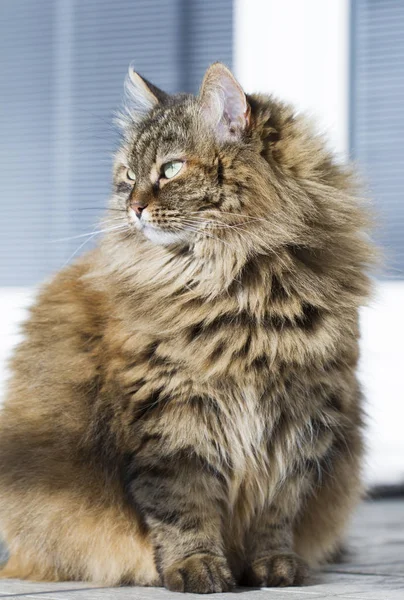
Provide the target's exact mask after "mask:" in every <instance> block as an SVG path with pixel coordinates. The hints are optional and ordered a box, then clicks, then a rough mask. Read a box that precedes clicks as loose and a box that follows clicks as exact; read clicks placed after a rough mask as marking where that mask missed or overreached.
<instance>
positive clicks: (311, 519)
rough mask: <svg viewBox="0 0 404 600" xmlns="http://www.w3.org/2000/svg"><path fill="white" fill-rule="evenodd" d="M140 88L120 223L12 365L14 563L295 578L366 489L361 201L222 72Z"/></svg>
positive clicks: (329, 547)
mask: <svg viewBox="0 0 404 600" xmlns="http://www.w3.org/2000/svg"><path fill="white" fill-rule="evenodd" d="M127 91H128V106H127V110H126V112H125V113H124V114H123V115H122V116H121V119H120V121H121V126H122V128H123V142H122V147H121V148H120V150H119V151H118V153H117V155H116V160H115V166H114V177H113V193H112V198H111V201H110V208H109V213H108V217H109V218H110V219H111V221H109V222H108V224H111V223H113V227H111V231H109V232H106V234H105V235H104V237H103V238H102V239H101V241H100V243H99V244H98V247H97V248H96V249H95V250H93V251H91V252H89V253H87V254H85V255H84V256H82V257H81V258H80V259H79V260H77V261H76V262H75V263H74V264H72V265H71V266H68V267H67V268H64V269H63V270H62V271H61V272H60V273H58V274H57V275H56V276H55V277H54V278H53V280H52V281H50V283H47V284H46V285H45V286H44V287H43V288H42V291H41V292H40V294H39V297H38V299H37V301H36V304H35V306H34V307H33V308H32V310H31V316H30V318H29V320H28V322H27V323H26V325H25V340H24V341H23V342H22V344H21V345H20V346H19V347H18V349H17V351H16V352H15V356H14V359H13V362H12V369H13V376H12V379H11V382H10V385H9V391H8V396H7V398H6V402H5V405H4V407H3V410H2V414H1V419H0V531H1V532H2V534H3V536H4V538H5V540H6V543H7V545H8V548H9V551H10V559H9V562H8V563H7V565H6V566H5V568H4V570H3V571H2V576H3V577H21V578H28V579H39V580H71V579H82V580H89V581H93V582H97V583H99V584H108V585H119V584H122V583H128V584H137V585H165V586H166V587H167V588H169V589H171V590H176V591H184V592H199V593H204V592H220V591H225V590H229V589H231V588H232V586H233V585H235V584H236V583H242V584H244V585H253V586H278V585H298V584H301V583H303V582H304V580H305V577H306V573H307V566H315V565H318V564H319V563H321V562H322V561H324V560H326V559H327V558H329V557H330V556H331V555H332V554H333V552H335V550H336V549H337V548H338V546H339V544H340V542H341V538H342V536H343V533H344V529H345V527H346V524H347V520H348V518H349V516H350V514H351V512H352V510H353V508H354V507H355V505H356V504H357V502H358V499H359V498H360V495H361V483H360V468H361V457H362V431H361V430H362V409H361V393H360V390H359V386H358V382H357V378H356V374H355V370H356V365H357V360H358V308H359V306H360V305H361V304H363V303H364V301H365V300H366V298H367V297H368V294H369V279H368V276H367V275H366V272H367V269H368V266H369V265H370V264H371V261H372V255H373V251H372V247H371V245H370V243H369V241H368V238H367V237H366V235H364V233H363V232H364V230H366V228H367V217H366V214H365V211H364V210H363V207H361V204H360V202H359V201H358V200H357V199H356V197H355V186H354V182H353V178H352V176H351V174H350V172H349V171H348V169H347V168H345V167H343V166H341V165H339V164H337V163H336V162H334V160H333V158H332V156H331V155H330V154H329V152H328V150H327V149H326V146H325V144H324V141H323V139H321V138H320V137H319V136H316V135H315V134H314V133H313V131H312V130H311V128H310V126H308V124H307V122H306V121H305V119H304V118H303V117H302V116H297V115H296V114H295V113H294V111H293V109H292V108H290V107H289V106H287V105H284V104H282V103H280V102H278V101H276V100H275V99H273V98H272V97H269V96H264V95H251V96H247V95H245V94H244V92H243V90H242V89H241V87H240V85H239V84H238V83H237V81H236V80H235V79H234V77H233V75H232V74H231V72H230V71H229V70H228V69H227V68H226V67H225V66H224V65H222V64H220V63H216V64H214V65H212V66H211V67H210V68H209V69H208V70H207V72H206V75H205V78H204V81H203V83H202V87H201V91H200V94H199V96H198V97H194V96H191V95H179V96H169V95H167V94H165V93H164V92H162V91H160V90H158V89H157V88H156V87H154V86H153V85H151V84H150V83H149V82H147V81H146V80H145V79H143V78H142V77H140V76H139V75H138V74H136V73H134V72H133V71H131V72H130V75H129V78H128V82H127ZM120 225H121V227H119V226H120Z"/></svg>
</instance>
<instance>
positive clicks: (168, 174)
mask: <svg viewBox="0 0 404 600" xmlns="http://www.w3.org/2000/svg"><path fill="white" fill-rule="evenodd" d="M183 164H184V163H183V162H182V160H172V161H170V162H168V163H166V164H165V165H163V166H162V171H163V174H164V177H165V178H166V179H172V178H173V177H175V176H176V175H178V173H179V172H180V171H181V169H182V165H183Z"/></svg>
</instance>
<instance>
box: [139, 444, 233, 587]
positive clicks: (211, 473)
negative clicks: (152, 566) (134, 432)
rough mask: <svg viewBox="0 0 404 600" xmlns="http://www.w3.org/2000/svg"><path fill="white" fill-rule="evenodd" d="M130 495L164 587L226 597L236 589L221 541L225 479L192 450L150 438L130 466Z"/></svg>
mask: <svg viewBox="0 0 404 600" xmlns="http://www.w3.org/2000/svg"><path fill="white" fill-rule="evenodd" d="M127 481H128V490H129V493H130V494H131V496H132V498H133V502H134V505H135V506H136V508H137V510H138V511H139V513H140V514H141V515H142V516H143V518H144V520H145V522H146V524H147V526H148V527H149V528H150V535H151V540H152V543H153V545H154V550H155V558H156V566H157V569H158V572H159V574H160V576H161V580H162V582H163V584H164V585H165V586H166V587H167V588H168V589H170V590H173V591H178V592H194V593H210V592H223V591H227V590H229V589H231V588H232V587H233V585H234V581H233V576H232V574H231V571H230V569H229V566H228V563H227V560H226V557H225V552H224V547H223V539H222V516H221V510H220V507H221V506H222V507H223V505H224V504H225V490H226V480H225V477H224V476H223V474H222V473H221V472H219V471H217V470H216V468H215V467H214V466H212V465H211V464H210V463H209V461H208V460H207V459H206V458H204V457H202V456H201V455H199V454H196V453H195V451H194V450H193V449H192V448H191V447H188V448H186V449H183V450H179V449H177V450H173V449H170V448H168V447H167V448H164V446H162V445H161V444H160V440H159V439H158V438H157V439H154V438H153V437H151V438H150V439H148V441H147V444H146V446H145V445H143V446H142V449H141V450H140V451H139V452H137V453H136V455H135V456H134V457H133V460H132V461H131V463H130V464H128V467H127Z"/></svg>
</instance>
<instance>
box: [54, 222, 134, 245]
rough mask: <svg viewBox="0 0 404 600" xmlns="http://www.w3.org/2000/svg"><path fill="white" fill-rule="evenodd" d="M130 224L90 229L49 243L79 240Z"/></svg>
mask: <svg viewBox="0 0 404 600" xmlns="http://www.w3.org/2000/svg"><path fill="white" fill-rule="evenodd" d="M128 227H129V225H128V224H127V223H125V224H122V225H116V226H115V227H109V228H107V229H100V230H99V231H90V233H81V234H80V235H73V236H72V237H67V238H59V239H57V240H50V241H49V242H48V243H49V244H54V243H57V242H69V241H70V240H78V239H79V238H83V237H88V236H90V235H91V236H92V235H98V234H100V233H106V232H109V231H115V230H117V229H124V228H128Z"/></svg>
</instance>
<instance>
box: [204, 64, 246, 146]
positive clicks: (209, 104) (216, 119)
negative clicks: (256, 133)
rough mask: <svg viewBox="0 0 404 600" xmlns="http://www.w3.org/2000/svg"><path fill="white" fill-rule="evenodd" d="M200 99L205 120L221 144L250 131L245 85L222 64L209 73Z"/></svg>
mask: <svg viewBox="0 0 404 600" xmlns="http://www.w3.org/2000/svg"><path fill="white" fill-rule="evenodd" d="M199 99H200V102H201V105H202V114H203V116H204V118H205V119H206V120H207V121H208V122H209V123H210V124H211V126H212V127H213V128H214V129H215V131H216V134H217V136H218V137H219V138H220V139H221V140H223V141H226V140H235V139H238V138H240V137H241V135H242V133H243V132H244V131H245V130H246V129H247V128H248V126H249V123H250V115H251V109H250V105H249V104H248V102H247V98H246V95H245V93H244V92H243V89H242V87H241V85H240V84H239V83H238V81H237V80H236V79H235V77H234V76H233V74H232V72H231V71H230V70H229V69H228V68H227V67H225V66H224V65H223V64H222V63H214V64H213V65H211V66H210V67H209V68H208V70H207V71H206V73H205V77H204V78H203V82H202V86H201V90H200V92H199Z"/></svg>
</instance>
